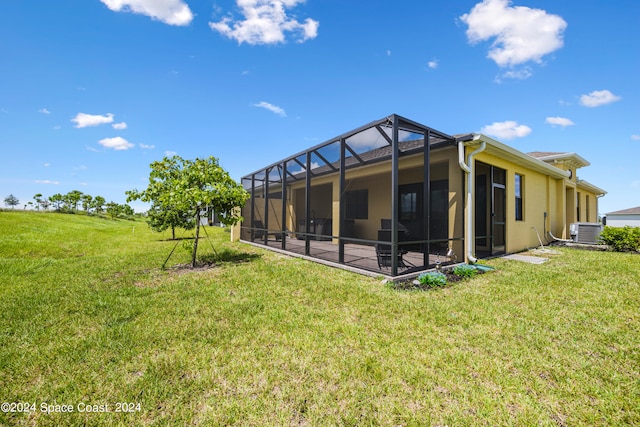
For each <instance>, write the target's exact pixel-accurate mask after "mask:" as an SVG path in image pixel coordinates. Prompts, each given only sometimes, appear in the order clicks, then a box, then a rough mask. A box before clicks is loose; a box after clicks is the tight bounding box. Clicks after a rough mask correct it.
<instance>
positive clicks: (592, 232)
mask: <svg viewBox="0 0 640 427" xmlns="http://www.w3.org/2000/svg"><path fill="white" fill-rule="evenodd" d="M601 232H602V224H599V223H597V222H574V223H573V224H571V225H570V226H569V233H570V234H571V239H572V240H573V241H574V242H576V243H584V244H587V245H595V244H597V243H598V240H599V238H600V233H601Z"/></svg>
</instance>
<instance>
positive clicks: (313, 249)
mask: <svg viewBox="0 0 640 427" xmlns="http://www.w3.org/2000/svg"><path fill="white" fill-rule="evenodd" d="M249 243H251V242H249ZM253 243H254V244H257V245H259V246H264V241H262V240H260V241H256V242H253ZM267 246H268V247H269V248H271V249H275V250H278V251H282V250H283V249H282V241H281V240H276V239H269V240H268V241H267ZM338 249H339V248H338V245H337V244H336V243H333V242H332V241H330V240H326V241H321V240H311V241H309V255H306V254H305V241H304V240H297V239H293V238H287V239H286V249H285V250H284V252H285V253H287V252H289V253H292V254H295V255H301V256H309V257H311V258H316V259H319V260H323V261H328V262H330V263H332V264H337V267H341V266H344V267H352V268H354V269H359V270H366V271H369V272H374V273H378V274H382V275H385V276H386V275H390V274H391V268H390V267H383V268H380V267H379V265H378V258H377V256H376V249H375V247H374V246H371V245H364V244H356V243H345V245H344V264H342V263H339V259H338V257H339V254H338ZM402 261H403V264H404V265H403V266H398V273H399V274H409V273H413V272H419V271H423V270H426V269H428V268H429V267H428V266H424V255H423V253H422V252H418V251H408V252H406V253H404V254H403V255H402ZM437 261H440V262H442V264H446V263H449V261H450V260H449V259H448V258H446V257H445V256H443V255H441V254H437V253H430V254H429V258H428V263H429V265H431V268H433V266H434V265H435V264H436V262H437ZM344 267H342V268H344Z"/></svg>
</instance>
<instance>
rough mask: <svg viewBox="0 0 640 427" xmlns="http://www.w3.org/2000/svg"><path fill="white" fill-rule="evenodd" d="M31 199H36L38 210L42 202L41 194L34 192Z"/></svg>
mask: <svg viewBox="0 0 640 427" xmlns="http://www.w3.org/2000/svg"><path fill="white" fill-rule="evenodd" d="M33 200H35V201H36V210H37V211H39V210H40V205H41V204H42V194H40V193H38V194H36V195H35V196H33Z"/></svg>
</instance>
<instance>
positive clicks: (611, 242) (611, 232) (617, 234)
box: [600, 226, 640, 252]
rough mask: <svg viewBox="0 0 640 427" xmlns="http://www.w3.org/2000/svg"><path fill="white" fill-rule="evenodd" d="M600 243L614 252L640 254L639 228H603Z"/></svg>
mask: <svg viewBox="0 0 640 427" xmlns="http://www.w3.org/2000/svg"><path fill="white" fill-rule="evenodd" d="M600 241H601V242H602V243H604V244H605V245H608V246H609V247H610V248H611V249H613V250H614V251H616V252H633V251H636V252H640V227H629V226H626V227H622V228H620V227H608V226H607V227H605V228H604V230H602V233H600Z"/></svg>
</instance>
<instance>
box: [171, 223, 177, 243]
mask: <svg viewBox="0 0 640 427" xmlns="http://www.w3.org/2000/svg"><path fill="white" fill-rule="evenodd" d="M171 240H176V228H175V227H174V226H171Z"/></svg>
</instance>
